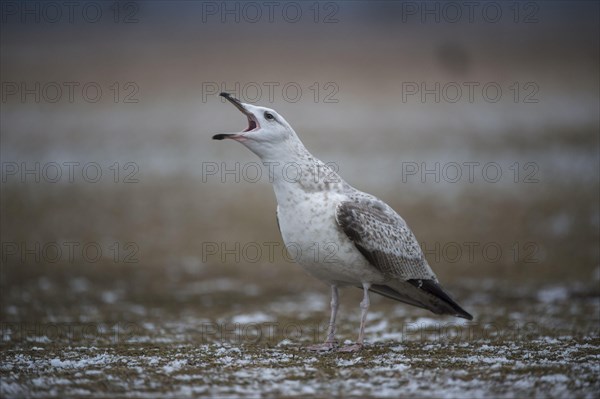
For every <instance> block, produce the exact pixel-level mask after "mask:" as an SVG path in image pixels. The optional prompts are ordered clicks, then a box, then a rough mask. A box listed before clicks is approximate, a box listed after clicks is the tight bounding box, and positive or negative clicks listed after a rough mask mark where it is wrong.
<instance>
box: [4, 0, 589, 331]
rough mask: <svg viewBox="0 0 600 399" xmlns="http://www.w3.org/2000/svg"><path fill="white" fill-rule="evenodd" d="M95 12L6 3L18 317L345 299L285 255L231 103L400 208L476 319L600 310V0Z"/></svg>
mask: <svg viewBox="0 0 600 399" xmlns="http://www.w3.org/2000/svg"><path fill="white" fill-rule="evenodd" d="M7 4H8V6H7ZM92 4H94V6H90V3H79V5H78V6H77V7H76V8H75V9H74V11H73V15H72V20H70V18H71V17H70V15H69V13H68V10H66V9H64V8H63V9H62V10H61V11H60V12H61V13H62V17H61V18H60V19H59V20H58V21H57V22H54V20H55V19H56V18H55V15H56V14H55V10H54V9H46V8H44V7H46V6H45V5H44V3H43V2H31V4H30V6H31V7H32V9H33V10H34V11H30V12H29V13H27V12H26V11H24V9H23V8H22V7H23V6H22V5H21V4H20V3H16V2H7V3H6V2H3V14H2V18H3V19H2V35H1V39H0V40H1V41H0V43H1V46H2V50H1V52H2V53H1V56H2V57H1V59H2V60H1V65H0V72H1V80H2V109H1V115H0V121H1V122H0V123H1V149H0V154H1V158H2V190H1V194H0V199H1V213H2V217H1V226H0V227H1V233H2V270H1V279H0V284H1V288H2V289H1V299H2V306H1V307H0V316H1V317H0V318H1V319H2V321H5V322H15V321H43V320H63V321H64V320H75V321H76V320H82V319H89V320H106V319H111V320H120V319H123V318H135V317H140V318H141V319H144V320H145V319H146V318H148V317H150V316H148V315H147V314H146V313H145V316H139V314H138V315H137V316H136V315H135V312H134V313H130V312H129V311H128V310H126V309H128V308H126V305H127V304H129V305H131V304H137V305H140V306H142V307H148V309H151V308H160V307H166V308H168V309H171V308H170V306H171V305H173V306H172V309H171V310H170V311H165V312H166V313H160V312H159V314H160V315H163V316H164V315H165V314H169V315H170V317H172V318H173V319H177V318H178V317H180V316H181V314H182V313H185V312H189V313H190V314H192V315H195V316H196V317H206V318H208V319H213V318H219V317H230V316H233V315H236V314H238V313H240V312H243V311H246V310H252V309H261V308H262V307H263V305H264V303H263V302H264V301H267V302H270V301H276V300H277V298H280V297H283V296H285V297H290V298H295V295H296V296H301V295H303V293H305V292H307V291H310V292H316V293H322V294H323V298H325V296H324V295H325V294H326V293H327V289H326V287H325V286H322V285H321V284H320V283H318V282H317V281H313V280H312V279H311V278H309V277H307V276H306V275H305V274H304V273H303V271H302V270H301V268H300V267H298V266H296V265H294V264H293V263H292V262H289V261H286V259H285V251H283V250H282V248H283V246H282V244H281V239H280V237H279V233H278V231H277V225H276V221H275V215H274V212H275V206H276V204H275V199H274V195H273V193H272V189H271V187H270V185H269V182H268V178H267V176H266V174H265V170H262V175H261V176H260V178H258V179H256V178H255V177H256V166H257V165H258V159H257V158H255V156H254V155H253V154H251V153H250V152H249V151H248V150H246V149H245V148H243V146H241V145H238V144H236V143H232V142H226V143H225V142H215V141H212V140H211V139H210V138H211V136H212V135H213V134H214V133H218V132H230V131H238V130H241V129H243V128H244V126H245V120H244V118H243V116H241V115H240V114H239V113H238V112H237V111H236V110H235V109H234V108H232V107H231V106H230V105H228V104H226V103H224V101H223V100H222V99H221V98H219V97H218V95H217V93H218V92H220V91H228V92H231V93H233V94H234V95H236V96H238V97H240V98H241V99H242V100H244V101H247V102H254V103H258V104H260V105H264V106H268V107H272V108H274V109H276V110H277V111H278V112H280V113H281V114H282V115H284V116H285V117H286V119H287V120H288V122H290V124H291V125H292V126H293V127H294V128H295V130H296V131H297V133H298V134H299V136H300V137H301V139H302V140H303V141H304V143H305V144H306V146H307V147H308V148H309V150H311V151H312V152H313V153H314V154H315V155H316V156H318V157H319V158H321V159H323V160H324V161H326V162H332V163H334V164H335V165H336V166H337V167H338V168H339V173H340V174H341V175H342V176H343V177H344V178H345V179H346V180H347V181H348V182H349V183H350V184H352V185H354V186H355V187H357V188H359V189H362V190H364V191H368V192H370V193H373V194H375V195H377V196H379V197H380V198H382V199H383V200H385V201H386V202H388V203H389V204H390V205H392V206H393V207H394V208H395V209H396V210H397V211H398V212H399V213H400V214H401V215H403V217H404V218H405V219H406V220H407V221H408V223H409V224H410V225H411V226H412V228H413V230H414V232H415V233H416V235H417V238H418V239H419V240H420V241H421V243H422V245H423V246H424V248H425V249H426V252H427V254H428V258H429V260H430V264H431V265H432V267H433V268H434V269H435V271H436V272H437V274H438V276H439V277H440V279H441V280H442V281H443V282H445V283H446V285H447V286H448V288H449V289H450V291H452V292H455V293H456V296H457V297H458V298H460V300H459V301H460V302H461V303H464V304H465V306H466V307H467V308H475V309H474V312H475V313H484V311H485V306H484V305H485V304H491V303H493V302H494V301H496V300H497V301H500V299H499V298H505V299H509V301H508V302H507V303H506V306H507V308H506V310H504V311H503V313H505V314H509V313H510V311H511V307H513V306H519V305H518V304H519V303H520V302H524V301H527V300H528V298H530V297H532V296H533V297H535V295H537V294H536V292H537V291H538V290H542V289H547V288H548V287H551V288H552V289H555V291H551V292H558V293H559V296H560V295H563V294H564V295H563V296H564V297H565V298H571V297H574V296H578V295H579V296H583V297H586V298H595V299H593V300H594V301H596V300H597V295H598V281H599V279H600V269H599V251H598V239H599V234H598V231H599V226H600V222H599V219H600V213H599V208H598V206H599V205H598V204H599V198H598V190H599V186H598V184H599V175H598V173H599V172H598V170H599V156H598V131H599V125H598V123H599V114H598V112H599V111H598V109H599V100H598V91H599V81H598V70H599V69H598V67H599V58H598V45H599V41H598V40H599V39H598V37H599V34H598V33H599V32H598V30H599V28H598V4H597V3H595V2H539V3H510V4H508V3H494V4H496V6H495V7H500V14H497V13H496V11H497V10H496V9H495V8H493V7H492V8H489V7H488V6H489V4H488V3H478V4H479V5H478V6H477V8H475V9H474V10H473V13H472V15H471V14H470V13H469V10H468V9H467V8H465V6H464V4H462V3H455V4H459V10H458V11H459V12H460V18H459V17H458V15H459V14H456V11H457V10H455V9H452V8H448V7H446V5H445V4H444V3H441V2H429V3H421V2H377V1H376V2H339V3H338V2H326V3H310V4H309V3H304V2H302V3H293V4H292V5H290V3H281V4H280V5H279V6H278V7H276V8H275V9H274V10H273V14H272V20H270V15H269V9H268V8H267V7H266V6H265V5H264V4H263V3H253V4H258V8H257V9H256V7H255V6H252V5H251V6H249V7H247V6H246V4H245V3H243V2H241V3H239V2H227V3H221V2H188V1H175V2H166V1H149V2H121V3H115V4H113V3H112V2H96V3H92ZM528 4H529V5H528ZM532 4H533V5H532ZM36 7H37V8H36ZM223 7H228V8H227V9H223ZM252 7H255V8H252ZM426 7H430V11H427V10H428V9H427V8H426ZM284 9H285V11H284ZM98 10H100V14H98V13H97V11H98ZM228 10H229V11H228ZM257 10H258V11H257ZM298 10H299V11H298ZM431 10H433V11H431ZM257 12H259V13H260V17H259V14H257ZM297 12H300V14H298V13H297ZM36 13H37V14H36ZM98 15H100V16H98ZM36 18H37V19H36ZM38 19H39V21H38ZM36 85H37V86H36ZM436 85H437V86H436ZM57 87H58V88H59V89H60V91H59V89H57ZM70 87H72V88H73V92H72V97H69V88H70ZM457 87H458V88H460V90H461V92H459V91H457ZM469 87H471V88H472V93H470V92H469ZM98 88H99V89H100V91H98ZM269 88H272V92H270V89H269ZM498 89H499V90H500V91H498ZM427 90H429V91H427ZM423 92H426V93H425V94H423ZM427 93H429V94H427ZM57 165H58V167H57ZM469 165H471V166H469ZM436 168H437V169H436ZM469 168H473V169H472V171H473V173H474V174H473V176H472V178H470V177H469V171H470V170H471V169H469ZM431 170H433V172H427V171H431ZM28 171H29V172H28ZM457 171H458V172H460V177H459V178H456V177H457V175H456V173H457ZM70 172H72V175H71V174H70ZM99 172H100V173H101V176H99V175H98V173H99ZM498 172H500V173H501V175H500V176H498V177H496V176H497V173H498ZM59 173H60V175H59ZM97 176H99V177H97ZM37 180H39V181H37ZM95 180H98V181H97V182H95ZM270 246H272V247H273V248H274V251H273V254H274V255H273V257H271V256H269V253H270V252H269V251H270V250H269V248H271V247H270ZM257 248H258V251H259V253H258V254H257V253H256V251H257ZM498 251H499V253H498ZM518 287H521V288H518ZM523 287H525V288H523ZM556 290H558V291H556ZM561 293H563V294H561ZM347 295H348V296H347V297H346V298H350V299H344V300H345V301H348V302H345V303H347V304H348V305H349V306H354V305H355V302H356V303H357V301H356V300H357V298H358V297H359V295H360V293H359V292H358V291H357V292H354V291H352V293H349V294H347ZM482 295H483V296H486V295H489V296H487V297H486V298H487V299H486V300H483V299H481V298H482ZM382 303H383V302H382ZM482 304H484V305H482ZM480 305H481V306H483V307H481V308H478V306H480ZM322 306H323V309H324V310H325V308H326V307H327V301H326V300H325V299H324V300H323V304H322ZM388 306H392V305H391V304H390V305H388ZM577 306H579V305H577ZM581 306H583V305H581ZM316 311H318V309H317V310H316ZM128 312H129V313H128ZM417 312H420V311H417ZM419 314H420V313H419ZM423 314H425V313H423ZM592 321H593V322H594V323H596V321H597V315H596V319H594V320H592Z"/></svg>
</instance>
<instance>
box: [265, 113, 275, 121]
mask: <svg viewBox="0 0 600 399" xmlns="http://www.w3.org/2000/svg"><path fill="white" fill-rule="evenodd" d="M265 118H266V119H268V120H270V121H272V120H274V119H275V117H274V116H273V114H270V113H268V112H265Z"/></svg>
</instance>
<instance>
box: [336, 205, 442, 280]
mask: <svg viewBox="0 0 600 399" xmlns="http://www.w3.org/2000/svg"><path fill="white" fill-rule="evenodd" d="M336 220H337V222H338V225H339V226H340V227H341V228H342V230H343V231H344V233H346V235H347V236H348V237H349V238H350V240H352V241H353V242H354V245H356V248H358V250H359V251H360V252H361V253H362V254H363V256H364V257H365V258H367V260H368V261H369V262H370V263H371V264H372V265H373V266H375V267H376V268H377V269H378V270H379V271H381V273H383V274H384V275H385V276H386V277H388V278H398V279H402V280H404V281H406V280H412V279H425V280H435V281H437V278H436V277H435V274H434V273H433V271H432V270H431V268H430V267H429V265H428V264H427V260H426V259H425V256H424V255H423V251H422V250H421V247H420V246H419V243H418V241H417V239H416V238H415V236H414V234H413V233H412V231H410V229H409V228H408V226H407V225H406V222H405V221H404V220H403V219H402V218H401V217H400V215H398V214H397V213H396V212H394V210H393V209H392V208H390V207H389V206H388V205H386V204H385V203H383V202H381V201H377V200H370V199H363V198H361V199H358V200H356V201H347V202H342V203H341V204H339V205H338V207H337V212H336Z"/></svg>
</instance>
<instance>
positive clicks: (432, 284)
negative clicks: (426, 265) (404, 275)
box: [406, 280, 473, 320]
mask: <svg viewBox="0 0 600 399" xmlns="http://www.w3.org/2000/svg"><path fill="white" fill-rule="evenodd" d="M406 282H407V283H410V284H412V285H414V286H415V287H416V288H418V289H421V290H423V291H425V292H427V293H428V294H431V295H433V296H434V297H436V298H438V299H440V300H441V301H443V302H445V303H446V304H447V305H448V306H449V307H450V308H452V310H454V311H455V312H456V313H455V314H454V315H455V316H457V317H462V318H464V319H467V320H473V316H471V314H469V312H467V311H466V310H464V309H463V308H461V307H460V305H459V304H458V303H456V302H455V301H454V299H452V298H450V295H448V293H446V291H444V289H443V288H442V287H441V286H440V285H439V284H438V283H437V282H436V281H435V280H407V281H406Z"/></svg>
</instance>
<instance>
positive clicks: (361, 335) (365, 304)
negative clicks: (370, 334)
mask: <svg viewBox="0 0 600 399" xmlns="http://www.w3.org/2000/svg"><path fill="white" fill-rule="evenodd" d="M369 288H371V284H369V283H363V300H362V301H361V302H360V329H359V331H358V340H357V341H356V343H355V344H352V345H348V346H344V347H343V348H340V352H356V351H358V350H360V349H361V348H362V346H363V342H364V339H365V324H366V321H367V312H368V311H369V305H370V304H371V302H370V301H369Z"/></svg>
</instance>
